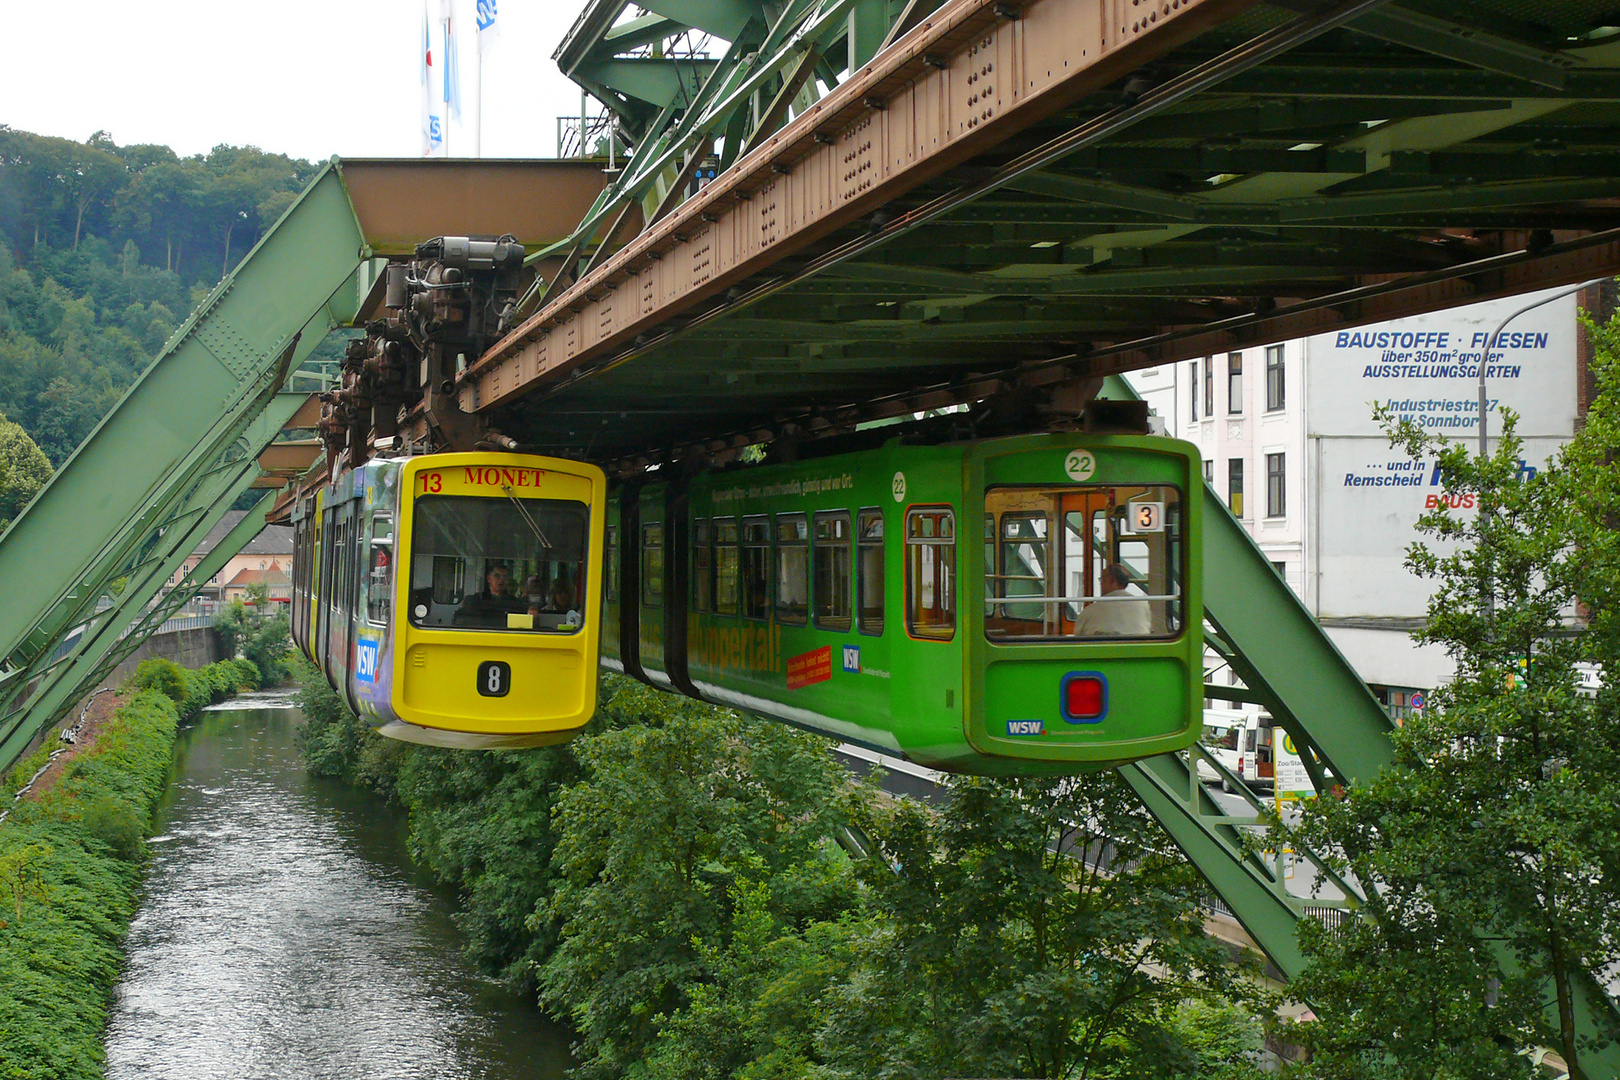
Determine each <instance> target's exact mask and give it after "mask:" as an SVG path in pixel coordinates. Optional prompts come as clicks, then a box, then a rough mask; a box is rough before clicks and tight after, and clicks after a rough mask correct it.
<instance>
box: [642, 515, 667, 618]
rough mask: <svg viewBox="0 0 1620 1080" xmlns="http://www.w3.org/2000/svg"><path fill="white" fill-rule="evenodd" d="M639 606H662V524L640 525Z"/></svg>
mask: <svg viewBox="0 0 1620 1080" xmlns="http://www.w3.org/2000/svg"><path fill="white" fill-rule="evenodd" d="M641 606H642V607H649V608H660V607H663V606H664V526H663V525H662V524H652V525H643V526H642V527H641Z"/></svg>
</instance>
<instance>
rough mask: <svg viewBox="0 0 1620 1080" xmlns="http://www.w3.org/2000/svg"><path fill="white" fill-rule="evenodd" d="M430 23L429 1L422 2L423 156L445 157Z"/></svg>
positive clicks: (442, 123)
mask: <svg viewBox="0 0 1620 1080" xmlns="http://www.w3.org/2000/svg"><path fill="white" fill-rule="evenodd" d="M430 31H431V24H430V23H429V22H428V9H427V0H422V79H421V81H422V156H423V157H443V156H444V118H443V117H442V116H441V115H440V113H439V94H438V86H437V80H436V79H435V75H436V72H435V71H434V69H433V40H432V36H431V32H430Z"/></svg>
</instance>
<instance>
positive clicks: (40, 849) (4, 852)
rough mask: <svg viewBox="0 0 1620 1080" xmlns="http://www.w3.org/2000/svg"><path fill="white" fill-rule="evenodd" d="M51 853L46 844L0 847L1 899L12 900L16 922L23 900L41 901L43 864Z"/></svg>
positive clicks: (46, 892) (18, 918)
mask: <svg viewBox="0 0 1620 1080" xmlns="http://www.w3.org/2000/svg"><path fill="white" fill-rule="evenodd" d="M52 854H54V852H53V851H52V849H51V846H50V845H49V844H40V843H33V844H27V843H11V844H7V845H6V846H4V847H0V898H4V899H8V900H10V901H11V905H10V906H11V909H12V912H13V914H14V915H15V916H16V920H17V921H18V922H21V921H22V906H23V901H24V900H44V899H45V898H46V897H47V896H48V895H49V890H48V889H47V887H46V884H45V864H46V863H48V862H49V861H50V858H51V855H52Z"/></svg>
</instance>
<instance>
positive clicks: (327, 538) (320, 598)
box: [314, 507, 337, 671]
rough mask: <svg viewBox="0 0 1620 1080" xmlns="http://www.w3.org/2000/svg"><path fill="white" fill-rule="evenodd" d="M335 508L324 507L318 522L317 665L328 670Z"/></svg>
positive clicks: (315, 657)
mask: <svg viewBox="0 0 1620 1080" xmlns="http://www.w3.org/2000/svg"><path fill="white" fill-rule="evenodd" d="M336 512H337V511H336V508H335V507H323V508H322V510H321V513H320V515H319V517H318V518H317V520H319V521H320V522H321V526H320V528H321V544H320V568H319V572H318V573H317V574H316V580H317V581H318V582H319V585H318V586H317V588H316V592H315V633H314V638H315V650H314V659H315V663H316V664H318V665H320V668H321V670H322V671H326V670H327V666H326V656H327V644H328V643H327V634H328V631H329V628H330V626H331V622H332V608H331V603H332V577H333V572H334V570H335V567H336V563H337V553H336V548H337V530H336V529H335V528H334V527H333V521H332V518H333V515H334V514H335V513H336Z"/></svg>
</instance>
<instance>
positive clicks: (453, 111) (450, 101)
mask: <svg viewBox="0 0 1620 1080" xmlns="http://www.w3.org/2000/svg"><path fill="white" fill-rule="evenodd" d="M450 8H451V2H450V0H439V25H440V26H442V27H443V28H444V105H445V116H446V118H447V119H454V120H456V121H458V122H459V121H460V120H461V64H460V62H459V60H458V58H457V56H456V33H455V25H454V22H453V20H452V19H451V17H450Z"/></svg>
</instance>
